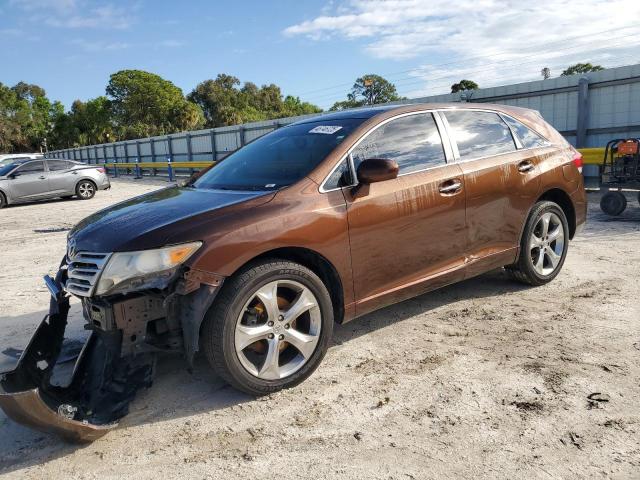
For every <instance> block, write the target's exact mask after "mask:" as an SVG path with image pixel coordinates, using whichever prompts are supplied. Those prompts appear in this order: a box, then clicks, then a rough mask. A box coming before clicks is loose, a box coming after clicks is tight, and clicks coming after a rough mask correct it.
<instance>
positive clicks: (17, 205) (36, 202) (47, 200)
mask: <svg viewBox="0 0 640 480" xmlns="http://www.w3.org/2000/svg"><path fill="white" fill-rule="evenodd" d="M75 201H80V199H79V198H77V197H71V198H62V197H54V198H45V199H43V200H32V201H31V202H20V203H11V204H9V205H7V206H5V207H4V208H6V209H9V208H20V207H27V206H30V205H43V204H45V205H46V204H49V203H60V202H75ZM4 208H3V210H4Z"/></svg>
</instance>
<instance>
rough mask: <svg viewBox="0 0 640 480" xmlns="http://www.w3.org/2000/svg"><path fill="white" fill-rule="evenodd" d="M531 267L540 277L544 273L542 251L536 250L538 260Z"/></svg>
mask: <svg viewBox="0 0 640 480" xmlns="http://www.w3.org/2000/svg"><path fill="white" fill-rule="evenodd" d="M533 265H534V268H535V269H536V271H537V272H538V273H539V274H540V275H542V274H543V271H544V249H542V248H541V249H540V250H538V258H537V259H536V261H535V263H534V264H533Z"/></svg>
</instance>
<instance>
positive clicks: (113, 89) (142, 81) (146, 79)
mask: <svg viewBox="0 0 640 480" xmlns="http://www.w3.org/2000/svg"><path fill="white" fill-rule="evenodd" d="M106 92H107V95H108V96H109V97H111V98H110V100H111V112H112V114H113V121H114V123H115V125H116V126H117V128H118V130H119V131H120V135H121V136H122V137H123V138H127V139H130V138H140V137H148V136H153V135H163V134H168V133H174V132H177V131H180V130H185V129H189V130H191V129H196V128H199V127H201V126H202V125H203V124H204V117H203V115H202V112H201V111H200V110H198V109H193V108H192V107H189V106H188V105H187V100H186V99H185V98H184V95H183V94H182V90H180V88H178V87H176V86H175V85H174V84H173V83H171V82H169V81H168V80H165V79H163V78H162V77H160V76H159V75H155V74H153V73H149V72H144V71H142V70H122V71H120V72H117V73H114V74H113V75H111V78H110V79H109V84H108V85H107V89H106Z"/></svg>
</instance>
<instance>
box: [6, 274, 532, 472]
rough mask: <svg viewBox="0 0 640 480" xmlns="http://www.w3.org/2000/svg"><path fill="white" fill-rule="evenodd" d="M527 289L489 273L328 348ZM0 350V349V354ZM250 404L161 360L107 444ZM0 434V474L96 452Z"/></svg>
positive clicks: (350, 331) (13, 432)
mask: <svg viewBox="0 0 640 480" xmlns="http://www.w3.org/2000/svg"><path fill="white" fill-rule="evenodd" d="M526 288H528V287H526V286H524V285H521V284H518V283H515V282H513V281H511V280H509V279H508V278H507V277H506V275H505V274H504V272H502V271H493V272H490V273H487V274H484V275H482V276H480V277H476V278H474V279H470V280H466V281H464V282H461V283H458V284H456V285H451V286H448V287H445V288H442V289H440V290H437V291H435V292H430V293H427V294H424V295H421V296H419V297H416V298H413V299H410V300H407V301H404V302H401V303H399V304H396V305H392V306H390V307H386V308H384V309H381V310H379V311H376V312H374V313H371V314H368V315H366V316H363V317H361V318H359V319H356V320H354V321H352V322H349V323H348V324H345V325H336V328H335V330H334V338H333V344H332V347H333V346H336V345H342V344H344V343H347V342H349V341H350V340H353V339H355V338H358V337H359V336H361V335H365V334H367V333H370V332H373V331H375V330H378V329H381V328H384V327H386V326H388V325H391V324H394V323H397V322H402V321H403V320H405V319H408V318H411V317H412V316H415V315H418V314H422V313H425V312H428V311H430V310H433V309H436V308H438V307H441V306H444V305H451V304H454V303H455V302H457V301H460V300H467V299H470V298H486V297H494V296H499V295H501V294H504V293H507V292H517V291H521V290H524V289H526ZM0 321H1V319H0ZM3 348H4V346H3V345H0V350H2V349H3ZM253 401H256V399H255V398H254V397H251V396H249V395H245V394H242V393H240V392H238V391H236V390H234V389H233V388H231V387H229V386H228V385H226V384H225V383H224V382H223V381H222V380H221V379H220V378H218V377H217V376H216V375H215V374H214V373H212V372H211V370H210V369H209V367H208V365H207V363H206V360H205V359H204V358H202V356H200V357H198V358H197V360H196V363H195V366H194V369H193V371H192V372H187V369H186V365H185V362H184V360H183V359H182V358H181V357H178V356H164V357H162V358H160V359H159V361H158V368H157V376H156V379H155V382H154V386H153V387H152V388H151V389H149V390H146V391H144V392H141V393H140V394H138V396H137V398H136V400H135V401H134V402H133V403H132V405H131V413H130V414H129V415H128V416H127V417H125V418H124V419H123V420H122V421H121V422H120V425H119V426H118V428H117V429H116V430H115V431H114V432H111V433H110V434H108V435H107V437H105V438H109V436H111V435H119V434H120V435H123V434H124V435H127V436H128V435H130V434H131V433H124V432H126V430H129V429H132V428H135V427H137V426H141V425H145V424H151V423H156V422H162V421H167V420H171V419H178V418H183V417H190V416H193V415H197V414H199V413H203V412H210V411H215V410H220V409H224V408H227V407H229V406H233V405H239V404H242V403H246V402H253ZM0 433H1V434H0V473H6V472H11V471H16V470H18V469H20V468H25V467H27V466H31V465H41V464H43V463H46V462H48V461H51V460H54V459H56V458H60V457H64V456H66V455H68V454H70V453H72V452H74V451H76V450H78V449H90V451H95V450H96V449H97V450H99V449H100V446H99V444H98V445H94V446H93V447H91V446H87V445H71V444H66V443H64V442H61V441H60V440H59V439H58V438H57V437H54V436H52V435H47V434H42V433H39V432H36V431H33V430H30V429H27V428H25V427H22V426H20V425H18V424H16V423H14V422H12V421H10V420H9V419H7V418H6V416H5V415H4V414H3V413H1V412H0ZM132 435H135V432H133V433H132ZM99 442H100V441H99Z"/></svg>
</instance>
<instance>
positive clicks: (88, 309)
mask: <svg viewBox="0 0 640 480" xmlns="http://www.w3.org/2000/svg"><path fill="white" fill-rule="evenodd" d="M67 258H68V257H67ZM73 266H74V265H73V262H71V261H69V262H68V263H67V262H65V263H64V264H63V266H62V267H61V269H60V271H59V272H58V274H57V275H56V278H55V280H54V279H52V278H50V277H45V280H46V283H47V286H48V288H49V290H50V292H51V302H50V309H49V314H48V315H47V316H46V317H45V318H44V319H43V321H42V322H41V324H40V325H39V326H38V328H37V329H36V332H35V333H34V335H33V337H32V338H31V340H30V341H29V344H28V345H27V347H26V349H25V350H24V351H23V352H22V355H21V356H20V359H19V361H18V364H17V366H16V367H15V369H14V370H12V371H10V372H6V373H4V374H2V375H0V407H1V408H2V409H3V410H4V412H5V413H6V414H7V416H8V417H10V418H11V419H13V420H14V421H16V422H18V423H21V424H23V425H26V426H28V427H31V428H34V429H36V430H40V431H43V432H49V433H55V434H57V435H59V436H61V437H63V438H64V439H66V440H69V441H72V442H91V441H94V440H96V439H98V438H100V437H101V436H103V435H105V434H106V433H107V432H108V431H110V430H112V429H113V428H115V427H116V426H117V422H118V421H119V420H120V419H121V418H122V417H124V416H125V415H127V413H128V411H129V404H130V403H131V401H132V400H133V399H134V397H135V395H136V392H137V391H138V390H140V389H142V388H147V387H150V386H151V384H152V381H153V376H154V370H155V361H156V354H157V353H159V352H171V353H182V354H184V355H185V356H186V358H187V360H188V361H189V363H190V364H191V362H192V360H193V356H194V354H195V353H196V351H197V350H198V342H199V330H200V325H201V323H202V320H203V318H204V315H205V313H206V311H207V310H208V308H209V307H210V305H211V303H212V302H213V299H214V298H215V294H216V291H217V288H218V287H219V286H220V284H221V282H222V279H221V278H219V277H217V276H215V275H211V274H207V273H204V272H199V271H197V270H189V269H187V268H182V267H181V268H177V269H175V271H174V272H172V274H171V275H169V276H166V277H165V279H164V281H163V282H156V283H154V284H153V285H151V287H152V288H150V287H149V285H148V284H147V285H145V288H144V289H141V290H139V291H137V290H135V287H134V286H130V288H128V289H126V290H122V291H120V292H117V293H114V294H109V295H104V296H91V295H86V296H83V295H77V293H76V292H75V291H74V292H73V293H74V294H76V296H78V297H79V298H80V299H81V300H82V307H83V314H84V317H85V320H86V324H85V329H87V330H89V331H90V335H89V337H88V339H87V341H86V343H85V344H84V346H83V348H82V350H81V352H80V354H79V356H78V358H77V360H76V362H75V365H74V368H73V372H72V374H71V375H70V378H69V379H67V381H66V382H63V384H61V383H60V382H59V381H57V380H56V381H52V376H55V375H54V370H55V369H56V366H57V365H58V364H59V359H60V357H61V352H62V350H63V342H64V339H65V336H64V335H65V329H66V326H67V317H68V312H69V300H70V297H69V295H68V294H67V292H66V291H65V288H66V290H67V291H73V289H72V288H69V285H70V284H69V282H68V277H67V275H68V270H69V269H72V268H73ZM99 273H100V272H97V275H96V277H95V279H94V280H95V281H96V282H97V281H98V279H99Z"/></svg>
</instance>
